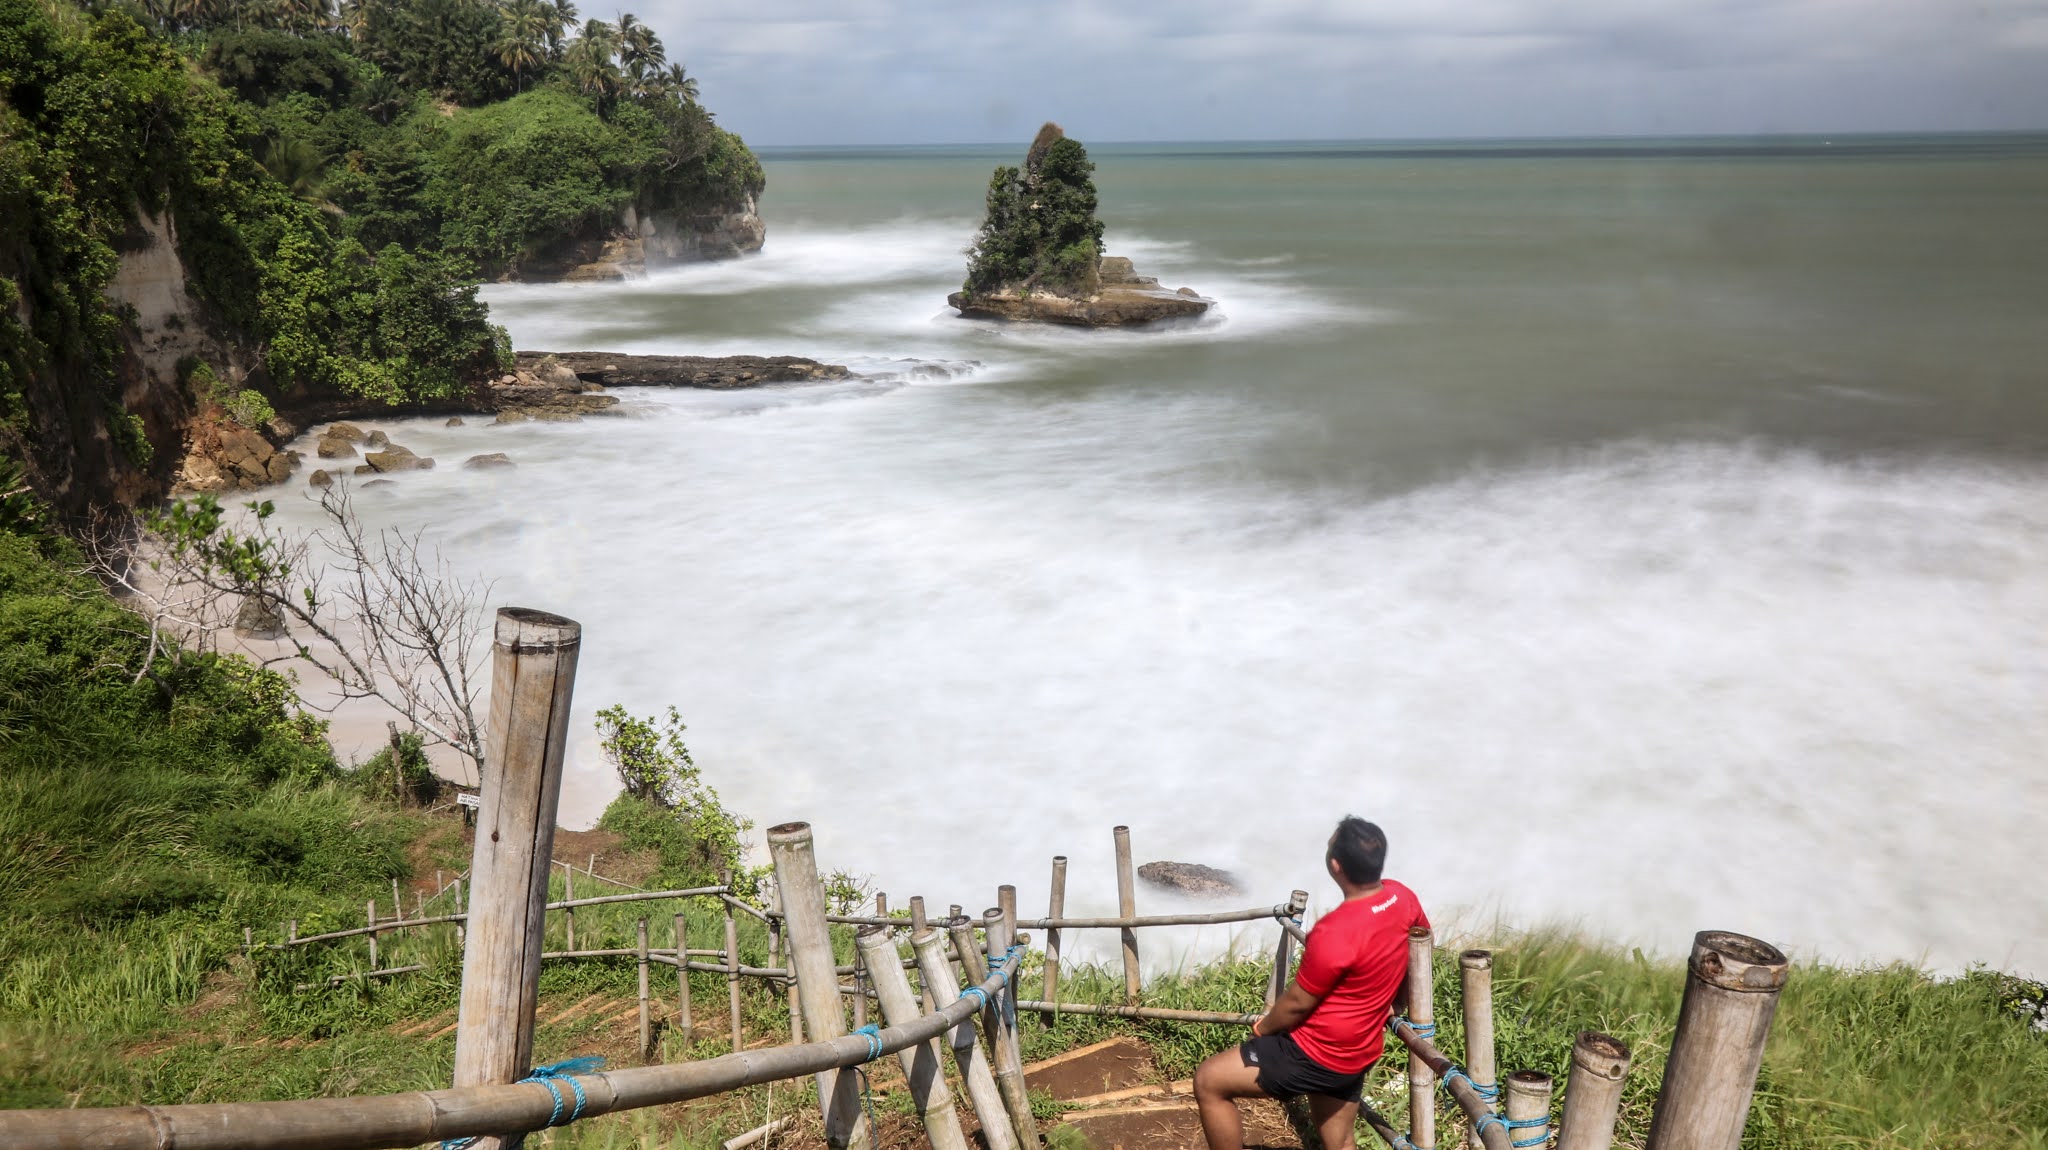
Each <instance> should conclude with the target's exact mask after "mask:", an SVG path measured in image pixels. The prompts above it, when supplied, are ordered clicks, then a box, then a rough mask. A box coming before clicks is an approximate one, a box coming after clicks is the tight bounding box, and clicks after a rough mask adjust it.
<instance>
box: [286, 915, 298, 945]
mask: <svg viewBox="0 0 2048 1150" xmlns="http://www.w3.org/2000/svg"><path fill="white" fill-rule="evenodd" d="M284 937H285V941H286V942H297V941H299V920H298V919H292V920H291V921H290V922H288V923H286V924H285V936H284Z"/></svg>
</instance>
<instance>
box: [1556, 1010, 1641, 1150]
mask: <svg viewBox="0 0 2048 1150" xmlns="http://www.w3.org/2000/svg"><path fill="white" fill-rule="evenodd" d="M1628 1063H1629V1050H1628V1043H1626V1042H1623V1041H1622V1040H1621V1039H1619V1038H1615V1037H1614V1036H1612V1035H1608V1034H1600V1033H1597V1032H1595V1031H1591V1030H1588V1031H1586V1032H1584V1033H1583V1034H1580V1035H1579V1040H1578V1041H1577V1042H1574V1043H1573V1044H1572V1069H1571V1076H1570V1077H1569V1078H1567V1079H1565V1084H1564V1117H1563V1118H1561V1119H1560V1120H1559V1121H1558V1127H1557V1150H1608V1147H1610V1146H1612V1145H1613V1144H1614V1121H1615V1119H1616V1118H1618V1117H1620V1116H1621V1081H1622V1079H1624V1078H1626V1077H1627V1076H1628Z"/></svg>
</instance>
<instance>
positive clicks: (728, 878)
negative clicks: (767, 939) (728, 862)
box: [718, 870, 747, 1051]
mask: <svg viewBox="0 0 2048 1150" xmlns="http://www.w3.org/2000/svg"><path fill="white" fill-rule="evenodd" d="M718 881H719V883H720V884H721V885H723V886H724V887H725V888H726V889H727V890H731V889H732V872H731V871H730V870H726V871H721V872H719V875H718ZM722 905H724V907H725V1001H726V1005H727V1006H728V1007H729V1013H730V1014H731V1017H730V1018H729V1019H728V1020H727V1024H728V1025H729V1026H731V1027H732V1048H733V1050H734V1051H740V1050H744V1049H746V1045H747V1042H746V1035H745V1034H744V1032H743V1027H742V1026H741V1023H740V928H739V922H738V920H737V919H735V918H733V916H732V904H731V903H729V902H727V903H724V904H722Z"/></svg>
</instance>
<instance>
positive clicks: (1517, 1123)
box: [1501, 1114, 1550, 1148]
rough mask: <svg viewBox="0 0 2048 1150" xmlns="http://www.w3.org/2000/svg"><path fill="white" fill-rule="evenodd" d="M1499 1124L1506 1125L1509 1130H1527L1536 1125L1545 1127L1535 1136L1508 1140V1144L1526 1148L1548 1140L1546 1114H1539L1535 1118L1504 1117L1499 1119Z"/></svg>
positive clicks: (1547, 1118) (1548, 1121) (1548, 1122)
mask: <svg viewBox="0 0 2048 1150" xmlns="http://www.w3.org/2000/svg"><path fill="white" fill-rule="evenodd" d="M1501 1125H1503V1126H1505V1127H1507V1128H1508V1129H1510V1130H1529V1129H1533V1128H1534V1127H1537V1126H1542V1127H1544V1128H1545V1129H1544V1131H1543V1133H1542V1134H1541V1135H1540V1136H1538V1137H1535V1138H1521V1139H1517V1140H1514V1141H1511V1142H1509V1143H1508V1145H1510V1146H1519V1147H1524V1148H1526V1147H1530V1146H1541V1145H1543V1144H1544V1143H1545V1142H1548V1141H1550V1130H1549V1129H1548V1127H1549V1126H1550V1115H1548V1114H1544V1115H1540V1116H1538V1117H1535V1118H1505V1119H1502V1120H1501Z"/></svg>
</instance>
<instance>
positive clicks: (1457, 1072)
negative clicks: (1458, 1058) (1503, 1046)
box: [1437, 1064, 1500, 1106]
mask: <svg viewBox="0 0 2048 1150" xmlns="http://www.w3.org/2000/svg"><path fill="white" fill-rule="evenodd" d="M1453 1078H1462V1079H1464V1080H1465V1085H1467V1086H1470V1087H1471V1088H1472V1093H1474V1094H1477V1095H1478V1096H1479V1098H1480V1100H1481V1101H1483V1102H1485V1103H1486V1104H1487V1105H1488V1106H1491V1105H1493V1104H1494V1102H1496V1101H1498V1100H1499V1099H1500V1087H1498V1086H1481V1085H1480V1084H1478V1083H1477V1082H1474V1081H1472V1076H1471V1075H1470V1074H1467V1073H1466V1072H1465V1068H1464V1067H1462V1066H1458V1065H1456V1064H1453V1065H1452V1066H1451V1068H1450V1069H1449V1070H1446V1071H1444V1076H1443V1078H1441V1079H1439V1080H1438V1082H1437V1085H1439V1086H1441V1087H1443V1088H1444V1089H1445V1090H1449V1089H1450V1088H1451V1079H1453Z"/></svg>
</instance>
